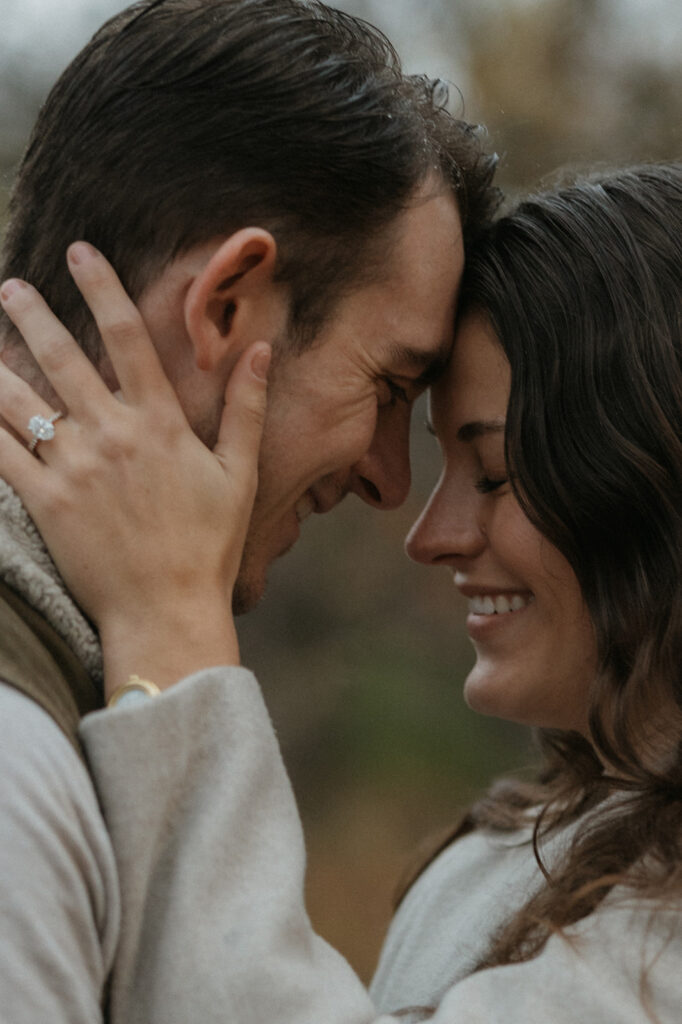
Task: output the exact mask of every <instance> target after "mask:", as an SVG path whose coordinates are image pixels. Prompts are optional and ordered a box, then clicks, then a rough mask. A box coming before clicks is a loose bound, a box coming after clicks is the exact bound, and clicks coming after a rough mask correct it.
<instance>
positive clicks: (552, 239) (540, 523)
mask: <svg viewBox="0 0 682 1024" xmlns="http://www.w3.org/2000/svg"><path fill="white" fill-rule="evenodd" d="M463 295H464V298H463V303H462V313H461V315H466V314H467V312H471V311H472V310H475V311H476V312H478V313H483V314H484V315H485V316H486V317H487V318H488V319H489V321H490V323H491V324H492V326H493V328H494V330H495V332H496V334H497V337H498V339H499V341H500V344H501V346H502V348H503V349H504V352H505V354H506V356H507V358H508V360H509V363H510V367H511V396H510V401H509V408H508V412H507V426H506V453H507V464H508V468H509V472H510V479H511V480H512V483H513V487H514V490H515V493H516V495H517V497H518V500H519V501H520V503H521V505H522V507H523V509H524V511H525V512H526V514H527V515H528V517H529V518H530V519H531V521H532V522H533V523H534V524H535V525H536V526H537V527H538V529H539V530H540V531H541V532H542V533H543V534H544V535H545V536H546V537H548V538H549V540H550V541H551V542H552V544H554V545H555V546H556V547H557V548H558V549H559V550H560V551H561V552H562V553H563V554H564V555H565V556H566V558H567V559H568V560H569V562H570V563H571V566H572V567H573V570H574V571H575V573H576V576H577V578H578V581H579V583H580V587H581V590H582V594H583V597H584V600H585V602H586V605H587V607H588V609H589V612H590V615H591V619H592V622H593V624H594V629H595V634H596V638H597V644H598V650H599V658H600V671H599V675H598V678H597V679H596V681H595V683H594V686H593V690H592V694H591V709H590V727H591V742H588V741H587V740H586V739H584V738H582V737H581V736H578V735H577V734H572V733H568V734H567V733H560V732H552V731H546V732H543V733H542V734H541V744H542V748H543V751H544V753H545V765H544V769H543V772H542V775H541V778H540V779H539V781H538V783H537V784H536V785H532V786H525V787H524V786H522V785H520V784H518V783H515V782H509V781H505V782H504V783H502V784H498V786H497V787H494V788H493V790H492V791H491V792H490V793H489V794H488V796H487V797H486V798H485V799H484V800H483V801H481V802H480V803H479V804H478V805H477V806H476V807H475V808H474V811H473V821H474V822H475V823H476V824H487V825H492V826H494V827H496V828H514V827H516V826H517V825H518V824H519V823H520V822H521V821H522V820H523V819H524V818H526V817H527V812H528V810H529V808H530V807H531V806H534V807H537V806H538V805H539V806H540V807H542V808H543V810H542V813H541V815H540V818H539V820H538V822H537V824H536V839H537V837H538V835H539V834H540V833H541V832H543V831H544V830H546V829H550V828H556V827H558V826H559V825H563V824H567V823H568V822H570V821H572V820H575V819H577V818H578V817H579V816H580V815H581V814H582V813H583V812H584V811H586V810H587V809H589V808H597V810H596V812H595V813H594V814H592V815H590V816H589V825H588V824H587V821H588V819H584V821H585V824H584V825H583V826H582V827H580V828H579V829H578V832H577V834H576V837H575V839H574V841H573V844H572V846H571V849H570V850H569V852H568V854H567V856H566V858H565V859H564V860H563V861H562V862H561V863H560V864H559V865H557V866H554V867H553V869H552V872H551V874H549V873H548V874H547V885H546V886H544V887H543V888H542V889H541V891H540V892H539V893H538V895H537V896H536V897H534V898H533V899H532V900H531V901H530V903H529V904H528V905H527V906H525V907H524V908H523V909H522V911H521V912H520V913H519V914H518V915H517V916H516V917H515V918H513V919H512V920H511V921H510V923H509V924H508V926H507V927H506V928H505V929H504V930H503V931H502V932H501V933H500V934H499V935H498V936H497V938H496V941H495V942H494V945H493V948H492V949H491V950H490V954H489V956H488V957H487V958H486V960H485V963H484V964H482V965H481V966H492V965H495V964H502V963H509V962H511V961H515V960H523V959H527V958H528V957H530V956H533V955H534V954H536V953H537V952H538V951H539V950H540V949H541V948H542V946H543V945H544V942H545V941H546V939H547V938H548V936H549V935H550V934H551V933H552V932H553V931H556V930H560V929H562V928H564V927H566V926H567V925H570V924H572V923H574V922H576V921H578V920H580V919H581V918H583V917H585V916H586V915H587V914H589V913H590V912H591V911H592V910H594V909H595V907H596V906H597V905H598V904H599V903H600V901H601V900H602V899H603V898H604V896H605V895H606V894H607V893H609V892H610V891H611V890H612V888H613V887H614V886H615V885H618V884H623V885H625V886H627V887H628V889H629V891H630V892H632V891H634V892H636V893H639V894H640V895H642V896H647V897H652V898H661V899H662V898H663V897H670V896H675V897H682V165H681V164H669V165H662V166H647V167H640V168H634V169H630V170H625V171H622V172H618V173H612V174H609V175H603V176H600V177H598V178H589V179H584V180H580V181H577V182H575V183H573V184H572V185H569V186H566V187H564V188H560V189H558V190H556V191H553V192H551V193H546V194H542V195H537V196H534V197H532V198H530V199H528V200H526V201H524V202H523V203H521V205H519V206H518V207H517V208H516V209H515V210H514V211H513V212H511V213H510V214H509V215H508V216H505V217H503V218H501V219H500V220H499V221H498V222H497V223H496V224H495V225H494V226H493V227H492V228H490V229H489V230H488V231H487V232H486V233H484V235H483V236H482V237H481V239H480V242H479V244H477V246H476V247H475V251H474V252H473V253H472V255H471V258H470V262H469V264H468V266H467V270H466V272H465V282H464V293H463ZM604 765H607V766H608V767H607V768H606V769H605V768H604ZM613 793H618V794H620V796H619V813H618V814H614V813H607V812H604V813H600V811H599V805H600V804H601V802H602V801H603V800H604V798H605V797H606V796H607V795H609V794H613ZM536 855H538V854H537V844H536ZM538 856H539V855H538Z"/></svg>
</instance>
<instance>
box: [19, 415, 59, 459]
mask: <svg viewBox="0 0 682 1024" xmlns="http://www.w3.org/2000/svg"><path fill="white" fill-rule="evenodd" d="M63 415H64V413H62V412H53V413H52V415H51V416H49V417H48V418H47V419H46V418H45V416H31V419H30V420H29V421H28V428H27V429H28V430H29V431H30V432H31V433H32V434H33V440H32V441H31V442H30V444H29V446H28V450H29V451H30V452H33V454H34V455H35V453H36V448H37V447H38V445H39V444H40V442H41V441H51V440H52V438H53V437H54V425H55V423H56V422H57V420H59V419H61V418H62V416H63Z"/></svg>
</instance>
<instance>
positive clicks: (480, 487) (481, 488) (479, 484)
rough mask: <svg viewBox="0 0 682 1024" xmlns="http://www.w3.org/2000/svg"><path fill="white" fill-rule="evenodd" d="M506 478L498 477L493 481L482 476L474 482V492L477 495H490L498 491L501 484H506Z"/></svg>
mask: <svg viewBox="0 0 682 1024" xmlns="http://www.w3.org/2000/svg"><path fill="white" fill-rule="evenodd" d="M507 479H508V478H507V477H506V476H505V477H500V478H496V479H493V478H492V477H489V476H482V477H480V478H479V479H478V480H477V481H476V490H477V491H478V492H479V494H492V493H493V491H496V490H498V488H500V487H502V486H503V484H506V483H507Z"/></svg>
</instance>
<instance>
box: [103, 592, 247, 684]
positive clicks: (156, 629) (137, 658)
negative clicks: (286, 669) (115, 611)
mask: <svg viewBox="0 0 682 1024" xmlns="http://www.w3.org/2000/svg"><path fill="white" fill-rule="evenodd" d="M100 638H101V641H102V657H103V665H104V686H105V697H106V699H107V700H108V699H109V698H110V696H111V695H112V694H113V692H114V691H115V690H117V689H118V688H119V687H121V686H123V685H125V684H126V683H127V682H128V681H129V679H130V677H131V676H133V675H136V676H139V677H141V678H143V679H149V680H151V681H152V682H153V683H155V684H156V686H158V687H159V689H160V690H165V689H168V687H170V686H172V685H173V684H174V683H177V682H178V681H179V680H180V679H184V678H185V677H186V676H189V675H192V674H193V673H195V672H198V671H200V670H201V669H205V668H210V667H211V666H213V665H239V663H240V658H239V644H238V641H237V633H236V629H235V625H234V619H233V618H232V612H231V609H230V610H229V611H227V610H225V609H224V608H223V609H220V608H218V607H217V606H216V605H212V606H211V607H210V608H206V607H204V609H203V611H202V610H201V609H193V610H192V611H191V612H187V611H185V612H184V613H182V612H180V610H179V609H178V608H177V607H174V608H171V609H167V610H166V611H164V612H162V611H161V610H160V609H156V610H155V611H154V613H153V614H145V615H144V616H143V617H138V618H137V619H136V620H135V621H132V620H131V619H130V618H129V617H128V616H125V615H121V616H117V618H116V620H115V621H114V620H109V621H107V622H106V623H104V624H103V625H102V628H101V630H100Z"/></svg>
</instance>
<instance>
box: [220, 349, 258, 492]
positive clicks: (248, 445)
mask: <svg viewBox="0 0 682 1024" xmlns="http://www.w3.org/2000/svg"><path fill="white" fill-rule="evenodd" d="M271 357H272V349H271V348H270V346H269V345H268V344H266V343H265V342H262V341H261V342H257V343H256V344H255V345H251V346H250V347H249V348H248V349H247V350H246V351H245V352H244V354H243V355H242V357H241V358H240V360H239V361H238V363H237V365H236V366H235V368H234V370H233V371H232V373H231V374H230V379H229V381H228V383H227V388H226V389H225V405H224V407H223V414H222V417H221V420H220V430H219V432H218V441H217V444H216V446H215V448H214V454H215V456H216V458H217V459H218V460H219V461H220V463H221V464H222V466H223V468H224V469H225V471H226V472H227V473H228V475H229V477H230V479H231V480H233V481H234V483H235V484H236V486H237V487H244V488H247V489H249V488H252V491H253V493H251V494H249V497H250V498H253V495H254V494H255V490H256V483H257V479H258V452H259V449H260V442H261V438H262V436H263V424H264V423H265V409H266V406H267V394H268V381H267V375H268V369H269V367H270V360H271Z"/></svg>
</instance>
